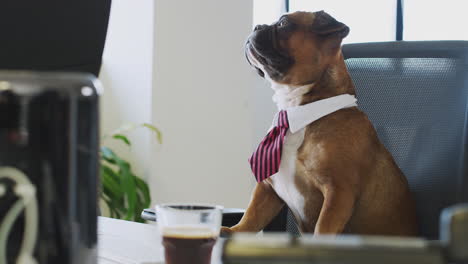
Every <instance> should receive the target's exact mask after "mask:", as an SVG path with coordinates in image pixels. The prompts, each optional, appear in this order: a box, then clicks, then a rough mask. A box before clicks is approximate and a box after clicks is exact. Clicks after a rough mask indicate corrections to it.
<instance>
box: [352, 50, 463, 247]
mask: <svg viewBox="0 0 468 264" xmlns="http://www.w3.org/2000/svg"><path fill="white" fill-rule="evenodd" d="M343 54H344V56H345V60H346V65H347V67H348V70H349V73H350V74H351V77H352V79H353V82H354V84H355V86H356V93H357V98H358V105H359V108H360V109H361V110H363V111H364V112H365V113H366V114H367V115H368V116H369V118H370V120H371V121H372V123H373V125H374V127H375V128H376V130H377V133H378V135H379V138H380V140H381V141H382V142H383V144H384V145H385V146H386V147H387V149H388V150H389V151H390V152H391V153H392V155H393V157H394V159H395V161H396V163H397V164H398V166H399V167H400V168H401V169H402V170H403V172H404V174H405V175H406V177H407V178H408V181H409V184H410V188H411V190H412V192H413V196H414V198H415V201H416V206H417V214H418V218H419V223H420V234H421V235H422V236H424V237H427V238H429V239H436V238H438V229H439V215H440V212H441V210H442V209H443V208H445V207H448V206H450V205H453V204H456V203H460V202H467V201H468V170H467V167H468V155H467V150H468V145H467V134H468V131H467V129H468V126H467V124H468V122H467V115H468V110H467V109H468V41H418V42H381V43H362V44H347V45H344V46H343ZM363 158H365V157H363Z"/></svg>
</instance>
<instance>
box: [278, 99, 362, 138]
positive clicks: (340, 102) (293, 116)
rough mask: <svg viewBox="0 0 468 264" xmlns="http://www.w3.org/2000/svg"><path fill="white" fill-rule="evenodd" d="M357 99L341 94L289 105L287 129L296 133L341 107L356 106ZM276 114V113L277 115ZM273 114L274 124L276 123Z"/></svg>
mask: <svg viewBox="0 0 468 264" xmlns="http://www.w3.org/2000/svg"><path fill="white" fill-rule="evenodd" d="M356 102H357V99H356V97H355V96H354V95H351V94H342V95H337V96H333V97H330V98H327V99H323V100H319V101H315V102H313V103H310V104H306V105H300V106H296V107H290V108H288V109H286V112H287V113H288V121H289V130H291V133H296V132H297V131H299V130H301V129H302V128H304V127H306V126H307V125H308V124H310V123H312V122H314V121H316V120H318V119H320V118H322V117H324V116H326V115H329V114H331V113H333V112H336V111H338V110H340V109H343V108H348V107H353V106H357V103H356ZM277 116H278V115H277ZM277 116H275V121H274V124H276V123H277V122H276V119H277Z"/></svg>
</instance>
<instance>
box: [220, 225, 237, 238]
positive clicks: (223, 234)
mask: <svg viewBox="0 0 468 264" xmlns="http://www.w3.org/2000/svg"><path fill="white" fill-rule="evenodd" d="M232 233H234V231H233V230H232V229H231V228H229V227H226V226H222V227H221V234H220V235H221V237H230V236H231V235H232Z"/></svg>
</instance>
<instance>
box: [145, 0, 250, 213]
mask: <svg viewBox="0 0 468 264" xmlns="http://www.w3.org/2000/svg"><path fill="white" fill-rule="evenodd" d="M252 9H253V4H252V1H219V0H204V1H192V0H185V1H183V0H171V1H156V2H155V20H156V23H155V30H154V32H155V50H154V51H155V52H154V65H155V68H154V78H155V79H154V90H153V121H154V123H155V124H156V125H157V126H159V127H161V129H162V130H163V133H164V142H163V144H162V146H161V147H160V148H159V150H158V151H156V152H155V153H154V156H153V164H154V166H153V170H152V193H153V198H154V202H156V203H159V202H184V201H189V202H207V203H217V204H222V205H224V206H226V207H245V206H246V205H247V203H248V201H249V199H250V194H251V189H252V187H253V184H254V178H253V177H252V176H251V174H250V170H249V164H248V162H247V159H248V157H249V156H250V154H251V150H252V145H253V142H252V140H253V128H252V122H253V118H252V96H251V95H252V90H253V89H254V88H255V87H254V86H255V83H256V82H258V79H257V77H256V75H255V73H254V71H253V70H251V69H250V68H249V66H248V64H247V63H246V61H245V57H244V53H243V45H244V42H245V40H246V37H247V36H248V35H249V33H250V31H251V29H252V15H253V12H252Z"/></svg>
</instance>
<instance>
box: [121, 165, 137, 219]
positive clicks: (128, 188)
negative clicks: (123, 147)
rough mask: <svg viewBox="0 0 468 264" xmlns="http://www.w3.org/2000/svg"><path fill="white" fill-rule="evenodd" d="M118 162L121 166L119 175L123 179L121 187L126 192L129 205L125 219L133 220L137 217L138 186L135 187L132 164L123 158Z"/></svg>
mask: <svg viewBox="0 0 468 264" xmlns="http://www.w3.org/2000/svg"><path fill="white" fill-rule="evenodd" d="M117 164H118V166H119V168H120V169H119V176H120V178H121V179H122V181H121V182H120V184H121V187H122V189H123V191H124V193H125V197H126V198H127V199H126V202H127V206H128V208H127V209H128V211H127V214H126V215H125V220H133V219H134V217H135V206H136V199H137V198H136V195H137V194H136V188H135V186H136V185H135V179H134V177H133V175H132V173H131V172H130V164H129V163H128V162H126V161H123V160H118V161H117Z"/></svg>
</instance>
